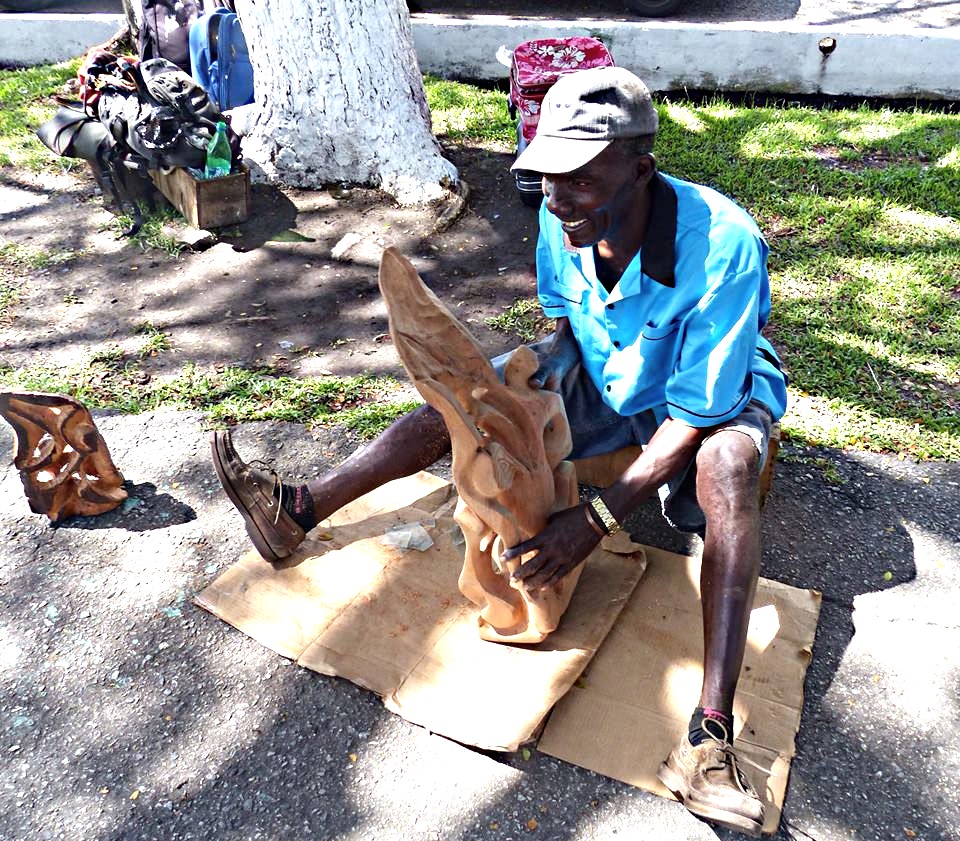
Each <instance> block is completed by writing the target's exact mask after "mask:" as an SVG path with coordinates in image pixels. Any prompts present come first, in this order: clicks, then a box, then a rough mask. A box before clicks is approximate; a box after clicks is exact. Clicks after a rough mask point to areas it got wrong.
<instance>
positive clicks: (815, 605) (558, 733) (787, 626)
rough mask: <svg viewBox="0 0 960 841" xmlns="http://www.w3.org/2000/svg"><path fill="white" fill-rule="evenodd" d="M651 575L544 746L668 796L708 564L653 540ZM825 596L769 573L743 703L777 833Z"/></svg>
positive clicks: (769, 820)
mask: <svg viewBox="0 0 960 841" xmlns="http://www.w3.org/2000/svg"><path fill="white" fill-rule="evenodd" d="M646 553H647V560H648V566H647V572H646V574H645V575H644V578H643V582H642V583H641V584H640V586H639V587H637V589H636V591H635V592H634V594H633V596H632V597H631V599H630V601H629V603H628V604H627V606H626V608H624V610H623V612H622V613H621V614H620V616H619V618H618V619H617V622H616V625H615V626H614V628H613V630H612V631H611V632H610V635H609V637H608V638H607V640H606V642H605V643H604V645H603V647H602V648H601V649H600V651H599V652H598V653H597V656H596V657H595V658H594V659H593V660H592V661H591V663H590V665H589V667H588V668H587V670H586V672H585V673H584V675H583V678H582V679H581V680H580V681H578V682H577V685H576V686H574V687H573V688H572V689H571V690H570V691H569V692H568V693H567V694H566V695H565V696H564V697H563V698H562V699H561V700H560V702H559V703H558V704H557V706H556V707H555V709H554V711H553V713H552V714H551V716H550V720H549V721H548V723H547V726H546V728H545V729H544V732H543V736H542V737H541V739H540V742H539V744H538V749H539V750H541V751H543V752H544V753H547V754H550V755H551V756H555V757H557V758H558V759H563V760H566V761H567V762H572V763H574V764H575V765H580V766H582V767H584V768H589V769H590V770H591V771H596V772H598V773H600V774H604V775H605V776H608V777H613V778H614V779H617V780H621V781H623V782H625V783H629V784H631V785H635V786H639V787H640V788H643V789H646V790H647V791H652V792H654V793H655V794H660V795H663V796H665V797H672V795H671V794H670V793H669V792H668V791H667V790H666V788H664V786H663V785H662V784H661V783H660V781H659V780H658V779H657V769H658V768H659V767H660V762H661V761H662V760H663V759H664V758H666V756H667V754H668V753H669V752H670V751H671V750H672V749H673V747H674V746H675V745H676V744H677V743H678V742H679V741H680V739H681V738H682V736H683V734H684V733H685V732H686V729H687V724H688V722H689V720H690V713H691V711H692V710H693V709H694V707H696V706H697V702H698V700H699V697H700V683H701V680H702V678H703V669H702V667H701V662H702V658H703V637H702V633H701V630H700V629H701V612H700V560H699V558H697V557H686V556H683V555H675V554H673V553H671V552H664V551H662V550H659V549H654V548H651V547H646ZM819 614H820V594H819V593H817V592H816V591H813V590H801V589H798V588H796V587H789V586H787V585H785V584H780V583H778V582H776V581H769V580H767V579H764V578H761V579H760V582H759V585H758V587H757V595H756V597H755V599H754V607H753V612H752V614H751V617H750V629H749V632H748V637H747V650H746V654H745V656H744V663H743V668H742V670H741V673H740V682H739V684H738V687H737V696H736V701H735V703H734V714H735V718H736V725H737V727H738V732H737V733H736V734H735V746H736V748H737V749H738V752H739V754H740V755H741V756H745V757H747V758H748V759H751V760H753V761H754V762H755V763H757V764H758V765H761V766H763V767H765V768H770V769H772V773H771V774H770V775H766V774H763V773H762V772H759V771H758V770H757V769H756V768H753V767H751V766H749V765H747V764H746V763H742V764H741V765H742V767H743V768H744V771H745V772H746V774H747V776H748V777H749V778H750V780H751V782H753V783H754V785H755V786H756V789H757V791H758V792H759V793H760V795H761V797H763V799H764V801H765V803H766V813H765V816H764V827H763V831H764V832H765V833H774V832H776V830H777V826H778V824H779V822H780V812H781V810H782V807H783V800H784V797H785V795H786V788H787V778H788V775H789V773H790V763H791V761H792V759H793V756H794V754H795V752H796V751H795V747H794V737H795V736H796V733H797V730H798V729H799V727H800V711H801V708H802V707H803V681H804V677H805V675H806V670H807V666H808V665H809V663H810V658H811V653H812V647H813V638H814V634H815V633H816V628H817V620H818V617H819Z"/></svg>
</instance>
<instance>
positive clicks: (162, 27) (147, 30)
mask: <svg viewBox="0 0 960 841" xmlns="http://www.w3.org/2000/svg"><path fill="white" fill-rule="evenodd" d="M142 2H143V22H142V24H141V26H140V35H139V51H140V59H141V60H142V61H146V60H147V59H150V58H165V59H167V61H172V62H173V63H174V64H176V65H177V67H179V68H180V69H181V70H185V71H186V72H187V73H189V72H190V45H189V37H190V24H191V23H193V22H194V21H195V20H196V19H197V18H199V17H200V15H201V14H203V3H202V2H200V0H142Z"/></svg>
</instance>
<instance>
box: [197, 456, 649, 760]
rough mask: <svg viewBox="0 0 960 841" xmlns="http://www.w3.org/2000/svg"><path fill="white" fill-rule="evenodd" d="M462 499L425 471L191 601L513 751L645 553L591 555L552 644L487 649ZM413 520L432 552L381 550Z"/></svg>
mask: <svg viewBox="0 0 960 841" xmlns="http://www.w3.org/2000/svg"><path fill="white" fill-rule="evenodd" d="M455 501H456V497H455V493H454V490H453V487H452V486H451V485H450V483H448V482H446V481H444V480H442V479H439V478H438V477H436V476H433V475H431V474H429V473H420V474H418V475H416V476H413V477H410V478H408V479H401V480H398V481H396V482H391V483H389V484H387V485H384V486H383V487H381V488H379V489H377V490H376V491H373V492H372V493H370V494H367V495H366V496H364V497H362V498H361V499H359V500H357V501H356V502H355V503H353V504H352V505H349V506H347V507H345V508H343V509H341V510H340V511H339V512H337V514H336V515H335V517H334V518H333V519H332V521H331V525H330V528H328V529H327V528H325V525H324V526H321V527H320V528H317V529H315V530H314V531H313V532H311V534H310V536H309V537H308V539H307V541H305V543H304V544H303V546H302V547H301V550H300V551H299V552H298V553H297V554H296V555H295V556H294V557H292V558H290V559H289V560H288V561H285V562H284V563H283V564H279V565H274V564H270V563H267V562H266V561H264V560H263V559H262V558H260V556H259V555H258V554H257V553H256V552H250V553H248V554H247V555H245V556H244V557H243V558H241V559H240V560H239V561H238V562H237V563H236V564H234V565H233V566H232V567H230V568H229V569H228V570H227V571H226V572H224V573H223V574H222V575H221V576H220V577H219V578H217V579H216V580H215V581H214V582H213V583H212V584H211V585H210V586H209V587H207V588H206V589H205V590H204V591H203V592H202V593H200V594H199V596H198V597H197V600H196V601H197V603H198V604H199V605H200V606H201V607H204V608H206V609H207V610H210V611H211V612H212V613H214V614H216V615H217V616H219V617H220V618H221V619H223V620H225V621H226V622H229V623H230V624H231V625H234V626H235V627H236V628H238V629H239V630H241V631H243V632H244V633H246V634H249V635H250V636H251V637H253V638H254V639H256V640H258V641H259V642H261V643H263V644H264V645H266V646H267V647H269V648H271V649H273V650H274V651H276V652H277V653H279V654H282V655H284V656H286V657H290V658H291V659H294V660H296V661H297V663H299V664H300V665H302V666H305V667H307V668H309V669H313V670H314V671H317V672H321V673H323V674H331V675H339V676H341V677H344V678H347V679H348V680H351V681H353V682H354V683H357V684H359V685H361V686H365V687H367V688H369V689H372V690H373V691H374V692H376V693H377V694H379V695H381V696H382V697H383V699H384V703H385V704H386V706H387V707H388V708H389V709H391V710H393V711H394V712H396V713H398V714H400V715H401V716H403V717H404V718H406V719H408V720H409V721H412V722H415V723H417V724H421V725H423V726H424V727H427V728H429V729H430V730H432V731H433V732H435V733H440V734H442V735H444V736H448V737H450V738H452V739H456V740H457V741H459V742H463V743H465V744H470V745H476V746H478V747H482V748H485V749H489V750H516V748H517V747H519V745H521V744H522V743H524V742H526V741H529V740H530V739H531V738H533V736H534V735H535V734H536V732H537V731H538V729H539V727H540V725H541V723H542V721H543V719H544V717H545V716H546V714H547V713H548V712H549V710H550V709H551V707H553V705H554V704H555V703H556V701H557V700H558V699H559V698H560V697H561V696H562V695H563V694H564V693H565V692H566V691H567V690H568V689H569V688H570V687H571V686H572V685H573V683H574V681H576V679H577V677H578V676H579V675H580V673H581V671H582V670H583V669H584V667H585V666H586V665H587V663H588V662H589V661H590V659H591V658H592V657H593V655H594V653H595V652H596V650H597V648H598V647H599V646H600V644H601V642H603V640H604V638H605V637H606V635H607V633H608V632H609V630H610V628H611V627H612V625H613V623H614V621H615V620H616V618H617V616H618V615H619V613H620V611H621V609H622V608H623V606H624V605H625V604H626V602H627V599H628V598H629V596H630V594H631V592H632V591H633V589H634V587H635V586H636V584H637V582H638V581H639V580H640V577H641V576H642V575H643V571H644V567H645V556H644V553H643V550H642V549H640V547H638V546H636V544H629V541H627V542H626V544H621V548H618V549H617V551H605V550H603V549H598V550H597V551H596V552H594V553H593V554H592V555H591V556H590V558H588V560H587V564H586V567H585V568H584V572H583V574H582V576H581V578H580V583H579V584H578V586H577V590H576V593H575V595H574V598H573V600H572V602H571V604H570V607H569V608H568V610H567V612H566V614H565V615H564V618H563V620H562V622H561V624H560V627H559V628H558V629H557V630H556V631H555V632H554V633H553V634H551V636H550V638H549V639H548V640H547V641H545V642H544V643H541V644H539V645H536V646H512V645H502V644H498V643H491V642H484V641H483V640H481V639H480V637H479V634H478V633H477V608H476V607H474V606H473V605H472V604H471V603H470V602H469V601H467V599H465V598H464V597H463V596H462V595H461V594H460V591H459V590H458V588H457V577H458V576H459V573H460V568H461V566H462V559H463V546H462V542H460V541H462V536H461V535H460V531H459V528H458V527H457V525H456V524H455V523H454V521H453V518H452V513H453V505H454V503H455ZM417 523H419V524H420V525H421V526H422V527H423V531H424V532H425V533H426V534H427V535H428V536H429V538H430V540H432V545H430V546H429V547H428V548H425V549H422V550H421V549H415V548H406V549H404V548H400V547H398V546H388V545H385V543H384V536H385V533H387V532H391V530H392V529H395V528H397V527H403V526H410V525H415V524H417ZM611 545H612V544H611ZM614 548H616V547H614Z"/></svg>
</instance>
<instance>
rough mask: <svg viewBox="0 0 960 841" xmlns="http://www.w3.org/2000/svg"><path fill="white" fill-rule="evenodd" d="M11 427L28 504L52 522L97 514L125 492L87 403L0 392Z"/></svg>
mask: <svg viewBox="0 0 960 841" xmlns="http://www.w3.org/2000/svg"><path fill="white" fill-rule="evenodd" d="M0 415H3V417H4V419H5V420H6V421H7V423H9V424H10V425H11V426H12V427H13V431H14V432H15V433H16V438H15V439H14V442H13V464H14V467H16V468H17V470H19V471H20V479H21V481H22V482H23V488H24V491H26V494H27V500H28V501H29V503H30V510H31V511H33V513H34V514H46V515H47V517H49V518H50V520H51V521H52V522H54V523H57V522H59V521H60V520H65V519H66V518H67V517H73V516H78V515H79V516H91V515H94V514H102V513H104V512H105V511H110V510H112V509H114V508H116V507H117V506H118V505H119V504H120V503H121V502H123V501H124V500H125V499H126V498H127V492H126V491H125V490H124V489H123V488H122V487H121V485H122V484H123V476H122V475H121V474H120V471H119V470H117V468H116V467H114V464H113V461H112V460H111V458H110V453H109V452H108V450H107V444H106V442H105V441H104V440H103V437H102V436H101V435H100V432H99V431H98V430H97V427H96V424H95V423H94V422H93V418H91V417H90V412H89V411H87V409H86V407H85V406H84V405H83V404H82V403H79V402H78V401H76V400H74V399H73V398H72V397H67V396H66V395H64V394H46V393H44V392H35V391H34V392H31V391H21V392H14V391H4V392H0Z"/></svg>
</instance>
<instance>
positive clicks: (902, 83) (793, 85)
mask: <svg viewBox="0 0 960 841" xmlns="http://www.w3.org/2000/svg"><path fill="white" fill-rule="evenodd" d="M123 23H124V18H123V16H122V15H113V14H89V15H76V14H72V15H71V14H41V13H37V14H20V15H3V16H0V62H3V63H6V64H16V65H32V64H42V63H46V62H53V61H64V60H66V59H69V58H73V57H74V56H77V55H80V54H81V53H83V52H84V51H85V50H86V49H87V48H88V47H90V46H92V45H93V44H98V43H101V42H103V41H106V40H108V39H109V38H110V37H112V36H113V35H114V34H115V33H116V32H117V30H118V29H120V27H121V26H122V25H123ZM565 35H592V36H594V37H599V38H600V39H601V40H603V41H604V42H605V43H606V44H607V45H608V46H609V47H610V49H611V51H612V52H613V55H614V58H615V59H616V61H617V63H618V64H621V65H623V66H625V67H629V68H630V69H632V70H634V71H635V72H636V73H638V75H640V76H641V77H643V79H644V80H645V81H646V82H647V84H648V85H649V86H650V87H651V88H652V89H654V90H657V91H669V90H683V89H703V90H712V89H717V90H730V91H753V90H755V91H767V92H773V93H797V94H826V95H849V96H871V97H874V96H875V97H917V98H922V99H947V100H953V99H960V76H958V75H957V74H956V73H953V72H951V71H950V68H955V67H960V32H958V31H956V30H953V29H951V30H934V29H906V30H902V31H900V32H896V33H869V32H864V31H862V30H845V29H844V28H843V27H829V26H803V25H796V24H794V25H789V24H788V25H783V24H782V23H779V22H778V23H775V24H770V25H762V24H756V23H747V24H697V23H672V22H671V23H659V22H658V23H652V22H649V21H643V22H640V23H637V22H633V21H609V20H588V19H581V20H577V21H546V20H531V19H522V18H510V17H505V16H492V15H484V16H482V17H479V16H478V17H474V18H469V19H467V18H457V17H449V16H446V15H432V14H422V15H417V16H415V17H414V18H413V36H414V43H415V46H416V49H417V55H418V56H419V59H420V66H421V68H422V69H423V70H424V71H426V72H430V73H434V74H436V75H439V76H444V77H447V78H457V79H469V80H487V81H491V80H497V79H504V78H506V69H505V68H504V67H503V66H502V65H500V64H499V63H498V62H497V60H496V57H495V55H496V51H497V48H498V47H499V46H500V45H502V44H505V45H507V46H510V47H512V46H514V45H516V44H518V43H520V42H521V41H526V40H529V39H531V38H544V37H558V36H565ZM822 39H833V41H834V43H835V46H834V48H833V49H832V51H830V52H829V53H827V54H825V53H824V52H823V51H822V50H821V47H820V44H821V41H822Z"/></svg>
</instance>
